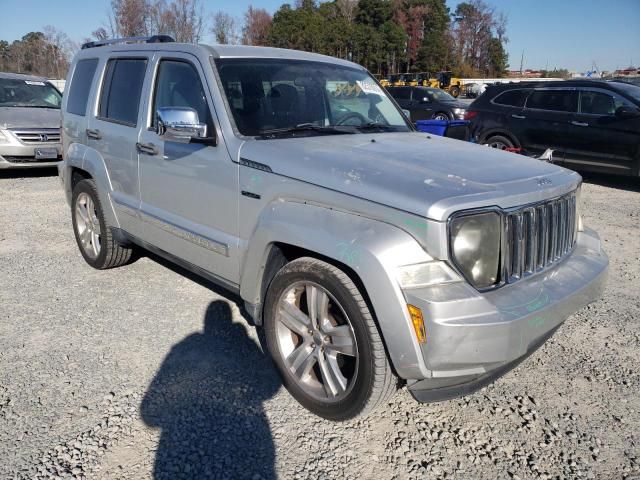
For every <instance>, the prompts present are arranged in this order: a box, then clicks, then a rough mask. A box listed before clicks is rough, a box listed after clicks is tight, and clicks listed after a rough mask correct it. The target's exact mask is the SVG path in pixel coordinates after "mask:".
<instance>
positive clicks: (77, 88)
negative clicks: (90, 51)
mask: <svg viewBox="0 0 640 480" xmlns="http://www.w3.org/2000/svg"><path fill="white" fill-rule="evenodd" d="M97 66H98V59H97V58H89V59H87V60H80V61H79V62H78V63H77V64H76V69H75V70H74V71H73V77H72V78H71V85H70V87H69V99H68V100H67V112H69V113H73V114H74V115H82V116H83V117H84V115H85V113H86V111H87V101H88V99H89V90H91V84H92V83H93V75H94V74H95V72H96V67H97Z"/></svg>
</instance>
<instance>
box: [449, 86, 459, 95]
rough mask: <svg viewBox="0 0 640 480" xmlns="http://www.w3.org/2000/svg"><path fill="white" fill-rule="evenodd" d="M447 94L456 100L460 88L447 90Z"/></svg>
mask: <svg viewBox="0 0 640 480" xmlns="http://www.w3.org/2000/svg"><path fill="white" fill-rule="evenodd" d="M449 93H450V94H451V96H452V97H453V98H458V97H459V96H460V87H458V86H455V87H451V88H450V89H449Z"/></svg>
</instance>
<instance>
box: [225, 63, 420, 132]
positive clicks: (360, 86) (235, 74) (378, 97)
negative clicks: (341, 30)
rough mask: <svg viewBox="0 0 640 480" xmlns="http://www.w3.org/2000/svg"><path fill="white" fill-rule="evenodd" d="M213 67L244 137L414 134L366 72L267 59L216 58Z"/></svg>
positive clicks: (326, 64) (329, 65)
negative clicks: (363, 133) (383, 133)
mask: <svg viewBox="0 0 640 480" xmlns="http://www.w3.org/2000/svg"><path fill="white" fill-rule="evenodd" d="M215 64H216V67H217V69H218V72H219V74H220V79H221V80H222V85H223V88H224V92H225V94H226V96H227V101H228V103H229V106H230V108H231V113H232V115H233V119H234V120H235V123H236V126H237V128H238V130H239V131H240V133H241V134H242V135H247V136H263V135H266V134H269V133H272V134H273V133H276V132H277V133H278V134H279V135H282V134H285V135H287V134H288V135H292V136H294V135H295V136H299V135H321V134H336V133H362V132H368V131H372V130H373V129H375V130H376V131H380V132H386V131H394V132H408V131H410V130H411V129H410V127H409V125H408V123H407V121H406V120H405V117H404V115H403V114H402V112H400V111H399V110H398V108H397V107H396V106H395V105H394V103H393V102H392V101H391V100H390V99H389V97H387V95H386V93H385V92H384V91H383V90H382V88H380V87H379V86H378V84H377V83H376V82H375V80H374V79H373V78H372V77H371V76H370V75H369V73H367V72H366V71H365V70H360V69H356V68H350V67H345V66H341V65H335V64H331V63H322V62H309V61H303V60H287V59H269V58H229V59H217V60H215Z"/></svg>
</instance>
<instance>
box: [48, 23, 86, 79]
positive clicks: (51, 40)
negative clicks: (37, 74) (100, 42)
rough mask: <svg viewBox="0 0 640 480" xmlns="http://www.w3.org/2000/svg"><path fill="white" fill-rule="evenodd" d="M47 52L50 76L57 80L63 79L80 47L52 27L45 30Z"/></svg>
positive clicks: (49, 26)
mask: <svg viewBox="0 0 640 480" xmlns="http://www.w3.org/2000/svg"><path fill="white" fill-rule="evenodd" d="M43 31H44V41H45V43H46V50H47V62H48V63H50V67H49V72H50V74H53V73H55V77H56V78H63V77H64V76H65V75H66V73H67V70H68V69H69V63H70V61H71V57H72V56H73V54H74V53H75V52H76V50H77V49H78V45H77V44H76V43H75V42H73V41H72V40H71V39H70V38H69V36H68V35H67V34H66V33H64V32H63V31H61V30H58V29H56V28H55V27H53V26H52V25H47V26H45V27H44V29H43Z"/></svg>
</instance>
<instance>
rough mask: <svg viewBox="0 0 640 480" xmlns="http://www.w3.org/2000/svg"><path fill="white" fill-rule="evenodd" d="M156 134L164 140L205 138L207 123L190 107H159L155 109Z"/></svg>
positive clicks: (188, 140) (186, 141) (186, 140)
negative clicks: (201, 121) (201, 120)
mask: <svg viewBox="0 0 640 480" xmlns="http://www.w3.org/2000/svg"><path fill="white" fill-rule="evenodd" d="M156 121H157V125H158V126H157V131H156V132H157V134H158V135H160V136H161V137H164V138H165V139H166V140H170V141H173V142H179V143H189V142H190V141H191V140H197V139H200V140H203V139H206V138H207V125H206V124H204V123H200V120H199V118H198V112H196V111H195V110H194V109H193V108H190V107H161V108H158V110H157V111H156Z"/></svg>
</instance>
